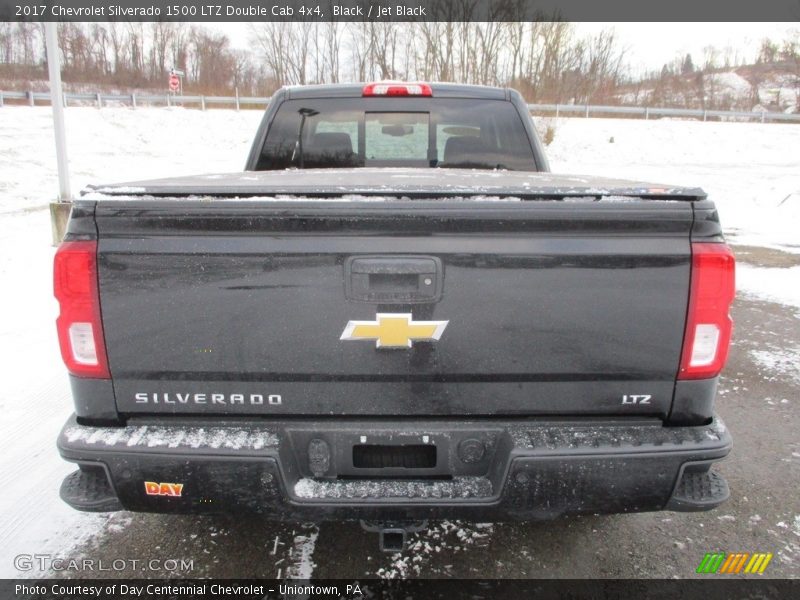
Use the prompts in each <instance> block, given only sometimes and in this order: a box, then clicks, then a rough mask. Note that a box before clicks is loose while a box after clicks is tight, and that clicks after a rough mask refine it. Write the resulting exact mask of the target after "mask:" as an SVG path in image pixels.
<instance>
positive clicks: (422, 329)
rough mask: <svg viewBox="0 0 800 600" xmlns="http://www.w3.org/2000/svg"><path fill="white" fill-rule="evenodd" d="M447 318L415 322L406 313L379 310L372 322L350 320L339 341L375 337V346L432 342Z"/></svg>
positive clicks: (387, 346)
mask: <svg viewBox="0 0 800 600" xmlns="http://www.w3.org/2000/svg"><path fill="white" fill-rule="evenodd" d="M447 323H448V321H415V320H414V319H413V317H412V315H411V314H408V313H401V314H397V313H378V314H377V315H375V320H374V321H349V322H348V323H347V327H345V328H344V332H342V337H340V338H339V339H341V340H369V341H372V340H375V347H376V348H411V347H412V344H413V343H414V342H434V341H436V340H438V339H439V338H440V337H442V334H443V333H444V329H445V327H447Z"/></svg>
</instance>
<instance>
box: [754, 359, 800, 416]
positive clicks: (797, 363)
mask: <svg viewBox="0 0 800 600" xmlns="http://www.w3.org/2000/svg"><path fill="white" fill-rule="evenodd" d="M750 356H751V357H752V358H753V360H754V361H755V362H756V364H758V365H759V366H760V367H761V368H763V369H766V370H767V371H768V372H769V373H771V374H772V375H774V376H776V377H778V378H781V379H786V378H791V379H794V380H795V381H796V382H797V383H800V347H797V346H788V347H782V348H776V347H772V348H768V349H764V350H750ZM774 378H775V377H773V379H774ZM781 403H782V404H788V402H784V401H783V400H781Z"/></svg>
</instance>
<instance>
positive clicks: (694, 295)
mask: <svg viewBox="0 0 800 600" xmlns="http://www.w3.org/2000/svg"><path fill="white" fill-rule="evenodd" d="M735 262H736V261H735V259H734V257H733V252H731V249H730V248H728V246H726V245H725V244H717V243H693V244H692V277H691V289H690V291H689V313H688V316H687V318H686V332H685V333H684V338H683V355H682V356H681V368H680V372H679V373H678V379H707V378H710V377H716V376H717V375H719V373H720V371H722V367H724V366H725V361H726V360H727V358H728V346H729V345H730V341H731V329H732V328H733V323H732V321H731V317H730V314H729V313H728V311H729V310H730V307H731V303H732V302H733V296H734V294H735V287H736V286H735V275H734V272H735Z"/></svg>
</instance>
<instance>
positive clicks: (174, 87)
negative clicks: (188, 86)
mask: <svg viewBox="0 0 800 600" xmlns="http://www.w3.org/2000/svg"><path fill="white" fill-rule="evenodd" d="M180 87H181V80H180V79H178V76H177V75H176V74H175V73H170V74H169V91H170V92H177V91H178V89H179V88H180Z"/></svg>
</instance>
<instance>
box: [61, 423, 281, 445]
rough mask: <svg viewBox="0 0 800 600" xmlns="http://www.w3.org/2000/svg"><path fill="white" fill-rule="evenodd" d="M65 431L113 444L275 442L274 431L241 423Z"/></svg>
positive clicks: (74, 437) (77, 437) (89, 440)
mask: <svg viewBox="0 0 800 600" xmlns="http://www.w3.org/2000/svg"><path fill="white" fill-rule="evenodd" d="M64 435H65V436H66V438H67V439H68V440H69V441H70V442H83V443H85V444H89V445H95V444H97V445H103V446H114V445H116V444H118V443H119V442H121V441H125V440H127V441H125V445H126V446H128V447H134V446H144V447H147V448H160V447H165V448H178V447H190V448H214V449H218V448H229V449H231V450H242V449H249V450H260V449H262V448H268V447H272V446H277V445H278V436H277V435H275V434H274V433H270V432H266V431H260V430H257V429H244V428H240V427H161V426H153V425H143V426H128V427H82V426H80V425H76V426H73V427H69V428H67V429H66V431H65V432H64Z"/></svg>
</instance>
